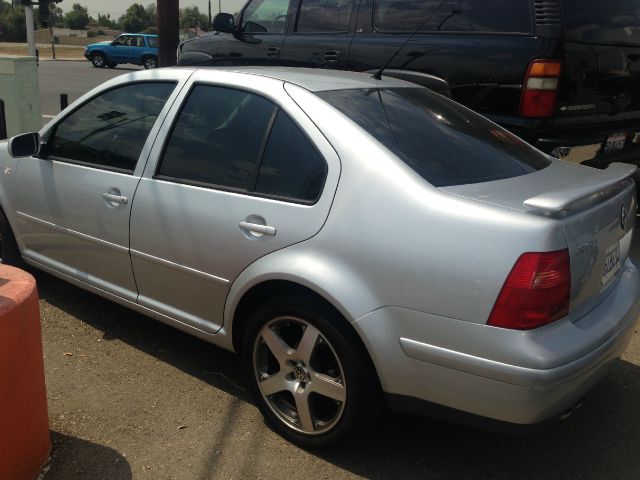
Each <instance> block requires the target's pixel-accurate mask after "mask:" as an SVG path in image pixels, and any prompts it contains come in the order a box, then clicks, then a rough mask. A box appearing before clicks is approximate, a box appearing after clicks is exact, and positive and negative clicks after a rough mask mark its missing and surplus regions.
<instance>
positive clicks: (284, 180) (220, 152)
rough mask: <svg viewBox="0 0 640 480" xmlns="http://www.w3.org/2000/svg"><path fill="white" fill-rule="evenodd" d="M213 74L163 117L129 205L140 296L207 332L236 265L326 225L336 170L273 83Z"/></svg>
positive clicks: (214, 326) (321, 141)
mask: <svg viewBox="0 0 640 480" xmlns="http://www.w3.org/2000/svg"><path fill="white" fill-rule="evenodd" d="M213 75H214V72H198V73H196V74H194V76H193V78H192V85H191V88H190V89H189V91H188V94H185V99H184V102H183V105H182V108H181V109H180V110H179V111H178V109H176V112H175V119H174V123H173V125H169V122H168V121H167V122H165V125H164V126H163V129H162V131H161V134H160V135H161V136H166V138H167V140H166V143H165V145H160V144H156V145H155V146H154V151H153V152H152V158H154V157H155V161H152V160H150V162H149V163H148V165H147V169H146V171H145V174H144V175H143V178H142V180H141V182H140V185H139V188H138V192H137V194H136V197H135V200H134V204H133V210H132V215H131V254H132V263H133V269H134V273H135V276H136V281H137V285H138V289H139V292H140V296H139V302H140V303H141V304H142V305H144V306H146V307H148V308H151V309H153V310H155V311H157V312H160V313H162V314H164V315H166V316H168V317H171V318H174V319H177V320H178V321H180V322H182V323H185V324H187V325H190V326H192V327H195V328H198V329H200V330H202V331H205V332H208V333H214V332H216V331H218V330H219V329H220V328H221V326H222V316H223V307H224V302H225V298H226V295H227V293H228V291H229V288H230V286H231V284H232V283H233V281H234V279H235V278H236V277H237V276H238V275H239V273H240V272H242V270H243V269H245V268H246V267H247V266H248V265H250V264H251V263H252V262H254V261H255V260H257V259H259V258H260V257H262V256H264V255H267V254H269V253H271V252H274V251H276V250H279V249H282V248H285V247H287V246H289V245H292V244H295V243H298V242H301V241H304V240H305V239H308V238H310V237H312V236H313V235H315V234H316V233H317V232H318V231H319V230H320V228H322V225H323V224H324V222H325V220H326V217H327V215H328V212H329V209H330V206H331V202H332V200H333V196H334V193H335V189H336V186H337V182H338V177H339V173H340V162H339V159H338V157H337V155H336V153H335V151H334V150H333V149H332V147H331V146H330V144H329V143H328V142H327V141H326V139H325V138H324V137H323V136H322V135H321V133H320V132H319V131H318V130H317V128H316V127H315V126H314V125H313V123H312V122H311V121H310V120H309V118H308V117H307V116H306V115H305V114H304V112H302V111H301V110H300V108H299V107H298V106H297V105H296V104H295V103H294V102H293V101H292V100H291V98H290V97H289V96H288V95H287V94H286V92H285V91H284V89H283V83H282V82H281V81H276V80H273V79H266V78H261V77H255V78H251V77H249V76H246V75H237V74H233V73H231V72H215V78H216V79H218V80H219V83H218V84H217V85H215V84H212V83H211V80H210V79H211V77H212V76H213ZM226 82H229V83H230V84H232V85H233V87H228V86H227V85H226ZM185 90H186V89H185ZM158 143H160V142H158Z"/></svg>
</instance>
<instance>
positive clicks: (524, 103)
mask: <svg viewBox="0 0 640 480" xmlns="http://www.w3.org/2000/svg"><path fill="white" fill-rule="evenodd" d="M561 70H562V63H560V62H558V61H555V60H534V61H533V62H531V64H529V68H528V69H527V74H526V76H525V77H524V83H523V85H522V98H521V100H520V115H521V116H523V117H532V118H544V117H551V116H553V113H554V111H555V109H556V101H557V100H558V83H559V81H560V72H561Z"/></svg>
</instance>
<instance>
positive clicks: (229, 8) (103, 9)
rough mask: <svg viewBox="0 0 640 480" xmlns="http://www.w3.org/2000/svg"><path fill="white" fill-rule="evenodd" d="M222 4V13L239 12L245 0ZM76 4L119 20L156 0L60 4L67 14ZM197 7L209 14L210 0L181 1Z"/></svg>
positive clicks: (78, 0) (90, 0)
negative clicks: (134, 6) (131, 8)
mask: <svg viewBox="0 0 640 480" xmlns="http://www.w3.org/2000/svg"><path fill="white" fill-rule="evenodd" d="M220 2H221V3H222V11H223V12H226V13H235V12H237V11H238V10H239V9H240V7H241V6H242V5H244V3H245V0H220ZM74 3H79V4H80V5H82V6H85V7H87V9H88V10H89V14H90V15H92V16H94V17H96V16H97V15H98V13H109V14H111V16H112V17H115V18H118V17H120V15H122V14H123V13H124V12H125V10H126V9H127V8H128V7H129V6H130V5H132V4H133V3H140V4H142V5H144V6H147V4H149V3H155V0H137V1H134V0H63V1H62V2H61V3H59V4H58V6H59V7H61V8H62V9H63V10H64V11H65V12H67V11H69V10H71V6H72V5H73V4H74ZM192 6H197V7H199V8H200V11H201V12H203V13H207V11H208V9H209V6H208V0H180V8H183V7H192ZM211 13H212V15H215V14H216V13H218V0H211Z"/></svg>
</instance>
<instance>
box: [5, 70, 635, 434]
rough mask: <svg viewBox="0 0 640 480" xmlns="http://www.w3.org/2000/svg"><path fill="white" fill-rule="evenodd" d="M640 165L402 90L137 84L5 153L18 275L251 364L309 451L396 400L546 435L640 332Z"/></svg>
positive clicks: (281, 422)
mask: <svg viewBox="0 0 640 480" xmlns="http://www.w3.org/2000/svg"><path fill="white" fill-rule="evenodd" d="M634 170H635V167H632V166H629V165H620V164H614V165H612V166H611V167H609V168H608V169H606V170H603V171H600V170H594V169H591V168H588V167H583V166H579V165H573V164H569V163H565V162H563V161H560V160H557V159H553V158H550V157H547V156H545V155H543V154H542V153H541V152H539V151H537V150H536V149H534V148H532V147H530V146H528V145H527V144H525V143H524V142H522V141H521V140H519V139H518V138H517V137H515V136H513V135H512V134H510V133H509V132H507V131H505V130H503V129H502V128H500V127H498V126H497V125H495V124H493V123H491V122H489V121H488V120H486V119H484V118H483V117H481V116H479V115H477V114H475V113H473V112H471V111H470V110H467V109H465V108H464V107H461V106H460V105H458V104H456V103H454V102H452V101H450V100H448V99H446V98H444V97H441V96H439V95H437V94H434V93H432V92H430V91H429V90H427V89H424V88H420V87H417V86H416V85H414V84H411V83H407V82H403V81H400V80H394V79H391V78H386V77H384V78H382V79H381V80H378V79H375V78H372V77H371V76H370V75H367V74H356V73H345V72H331V71H317V70H313V71H310V70H294V69H275V68H274V69H267V68H265V69H260V68H250V69H244V70H238V69H235V70H234V69H215V70H214V69H163V70H158V71H153V72H136V73H132V74H128V75H123V76H121V77H118V78H116V79H114V80H111V81H109V82H107V83H106V84H104V85H102V86H100V87H98V88H97V89H95V90H93V91H91V92H89V93H88V94H86V95H85V96H84V97H82V98H80V99H79V100H78V101H77V102H75V103H74V104H73V105H71V106H70V107H69V108H68V109H66V110H65V111H64V112H62V113H61V114H60V115H58V117H56V118H55V119H53V120H52V121H51V122H50V123H49V124H48V125H47V126H46V127H45V128H44V129H43V130H42V131H41V132H40V133H39V135H38V134H25V135H21V136H18V137H14V138H13V139H11V140H10V141H9V142H2V143H0V172H2V173H3V175H2V182H1V184H0V204H1V207H2V212H0V233H1V235H2V260H3V261H4V262H5V263H11V264H17V263H19V262H21V261H24V262H26V263H27V264H29V265H31V266H34V267H36V268H39V269H42V270H44V271H47V272H49V273H51V274H52V275H55V276H58V277H60V278H61V279H63V280H66V281H68V282H71V283H73V284H75V285H78V286H80V287H82V288H85V289H87V290H89V291H92V292H95V293H97V294H99V295H102V296H104V297H107V298H109V299H112V300H114V301H116V302H118V303H120V304H122V305H126V306H127V307H130V308H132V309H134V310H137V311H139V312H141V313H144V314H146V315H149V316H151V317H154V318H156V319H158V320H160V321H162V322H165V323H168V324H170V325H173V326H175V327H177V328H179V329H181V330H184V331H186V332H189V333H191V334H193V335H196V336H198V337H200V338H202V339H204V340H206V341H208V342H211V343H213V344H216V345H219V346H220V347H222V348H226V349H229V350H232V351H236V352H239V353H240V357H241V359H242V363H243V365H244V367H245V369H246V371H247V382H248V385H249V388H250V390H251V392H252V393H253V395H254V396H255V399H256V402H257V405H258V406H259V408H260V410H261V411H262V413H263V414H264V416H265V417H266V419H267V421H268V422H269V423H270V424H271V425H272V426H273V428H274V429H276V430H277V431H278V432H279V433H281V434H282V435H283V436H285V437H286V438H287V439H289V440H291V441H294V442H297V443H298V444H301V445H304V446H320V445H324V444H328V443H332V442H336V441H339V440H342V439H344V438H345V437H346V436H348V435H351V434H353V433H354V432H358V431H360V430H361V429H363V428H364V427H366V426H367V425H370V424H371V422H372V420H373V419H374V418H375V415H376V414H377V413H378V412H379V410H380V408H381V406H383V405H384V404H385V402H386V404H387V405H388V406H390V407H391V408H392V409H393V410H396V411H412V412H416V411H420V412H422V411H434V410H435V411H437V412H439V413H441V414H442V413H444V414H446V416H447V418H449V417H452V416H455V417H457V418H462V419H464V420H469V421H476V420H480V421H481V422H483V423H490V424H492V425H496V426H528V425H533V424H537V423H540V422H543V421H546V420H550V419H555V418H559V417H562V416H563V415H566V414H567V413H568V412H570V411H571V409H572V408H573V407H574V406H575V405H577V404H578V403H579V402H580V401H581V400H582V398H583V397H584V395H585V394H586V393H587V392H588V391H589V390H590V389H591V388H592V387H593V385H594V384H595V383H596V382H597V381H598V380H599V379H600V378H601V377H602V376H603V375H604V374H605V372H606V369H607V366H608V365H609V364H610V363H611V361H612V360H614V359H615V358H616V357H618V356H619V355H620V354H621V352H622V351H623V350H624V348H625V346H626V343H627V341H628V339H629V336H630V334H631V332H632V331H633V327H634V324H635V321H636V318H637V316H638V311H639V308H640V303H639V300H638V298H639V291H640V278H639V277H638V271H637V270H636V268H635V267H634V266H633V265H632V263H631V262H630V260H629V258H628V257H629V246H630V243H631V236H632V232H633V228H634V225H635V212H636V200H635V187H634V184H633V181H632V180H631V178H630V177H631V175H632V174H633V173H634Z"/></svg>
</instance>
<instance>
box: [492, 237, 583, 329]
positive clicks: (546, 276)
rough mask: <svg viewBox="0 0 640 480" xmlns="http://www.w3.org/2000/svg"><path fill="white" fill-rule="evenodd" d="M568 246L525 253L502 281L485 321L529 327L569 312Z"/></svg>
mask: <svg viewBox="0 0 640 480" xmlns="http://www.w3.org/2000/svg"><path fill="white" fill-rule="evenodd" d="M570 291H571V270H570V267H569V250H566V249H565V250H558V251H556V252H544V253H525V254H524V255H522V256H521V257H520V258H519V259H518V261H517V262H516V264H515V265H514V267H513V269H512V270H511V273H509V276H508V277H507V280H506V281H505V282H504V285H503V287H502V290H501V291H500V295H498V299H497V300H496V303H495V305H494V306H493V311H492V312H491V315H490V316H489V321H488V322H487V324H488V325H491V326H494V327H501V328H510V329H516V330H530V329H532V328H538V327H540V326H542V325H546V324H547V323H551V322H554V321H556V320H559V319H561V318H563V317H566V316H567V315H568V314H569V293H570Z"/></svg>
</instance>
